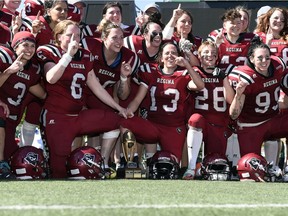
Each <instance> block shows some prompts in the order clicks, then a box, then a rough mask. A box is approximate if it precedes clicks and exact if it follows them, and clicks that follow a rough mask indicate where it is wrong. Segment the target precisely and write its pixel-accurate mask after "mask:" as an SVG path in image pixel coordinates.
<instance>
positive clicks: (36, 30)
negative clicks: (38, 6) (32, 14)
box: [32, 11, 44, 35]
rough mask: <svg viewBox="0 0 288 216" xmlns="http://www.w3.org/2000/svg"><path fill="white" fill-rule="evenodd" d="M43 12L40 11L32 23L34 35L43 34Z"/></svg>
mask: <svg viewBox="0 0 288 216" xmlns="http://www.w3.org/2000/svg"><path fill="white" fill-rule="evenodd" d="M40 15H41V11H38V13H37V16H36V18H35V20H33V22H32V34H34V35H37V34H38V33H39V32H41V29H42V28H43V27H44V24H43V23H42V22H41V21H40Z"/></svg>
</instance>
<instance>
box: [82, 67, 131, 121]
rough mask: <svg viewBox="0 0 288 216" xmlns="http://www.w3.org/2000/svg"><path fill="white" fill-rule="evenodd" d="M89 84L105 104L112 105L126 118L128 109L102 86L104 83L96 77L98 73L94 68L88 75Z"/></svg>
mask: <svg viewBox="0 0 288 216" xmlns="http://www.w3.org/2000/svg"><path fill="white" fill-rule="evenodd" d="M86 83H87V86H88V87H89V88H90V89H91V91H92V92H93V93H94V94H95V95H96V96H97V97H98V98H99V99H100V100H101V101H102V102H103V103H105V104H107V105H108V106H110V107H112V108H113V109H115V110H118V111H119V114H121V115H122V116H124V117H125V118H126V111H125V109H124V108H123V107H121V106H120V105H119V104H117V103H116V102H115V101H114V99H113V98H112V97H111V95H110V94H109V93H108V92H107V91H106V90H105V89H104V88H103V87H102V85H101V84H100V83H99V81H98V79H97V78H96V75H95V73H94V70H91V71H90V72H89V73H88V77H87V82H86Z"/></svg>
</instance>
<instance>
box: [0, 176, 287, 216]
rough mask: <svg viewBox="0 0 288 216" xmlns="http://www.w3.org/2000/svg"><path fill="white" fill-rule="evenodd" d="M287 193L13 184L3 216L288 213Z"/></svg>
mask: <svg viewBox="0 0 288 216" xmlns="http://www.w3.org/2000/svg"><path fill="white" fill-rule="evenodd" d="M287 194H288V185H287V184H285V183H254V182H209V181H183V180H158V181H157V180H154V181H153V180H104V181H10V182H1V183H0V196H1V204H0V215H1V216H5V215H13V216H18V215H21V216H26V215H29V216H31V215H47V216H52V215H73V216H77V215H91V216H92V215H117V216H118V215H119V216H120V215H133V216H134V215H135V216H138V215H145V216H150V215H151V216H152V215H153V216H154V215H165V216H166V215H197V216H198V215H221V216H222V215H233V216H235V215H245V216H246V215H261V216H262V215H287V212H288V211H287V210H288V196H287ZM240 204H242V205H240ZM276 204H278V205H279V206H277V205H276ZM267 205H268V206H267ZM265 206H266V207H265ZM9 208H10V209H9ZM13 208H14V209H13ZM15 208H17V209H15Z"/></svg>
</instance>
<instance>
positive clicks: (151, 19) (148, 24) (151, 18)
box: [141, 12, 165, 34]
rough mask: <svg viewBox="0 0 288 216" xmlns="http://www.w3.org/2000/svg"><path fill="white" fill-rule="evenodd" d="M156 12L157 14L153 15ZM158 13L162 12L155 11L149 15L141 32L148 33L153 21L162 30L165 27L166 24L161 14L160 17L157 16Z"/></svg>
mask: <svg viewBox="0 0 288 216" xmlns="http://www.w3.org/2000/svg"><path fill="white" fill-rule="evenodd" d="M154 14H155V16H153V15H154ZM157 14H160V13H158V12H155V13H153V14H151V16H149V18H148V21H147V22H146V23H145V24H144V25H143V26H142V28H141V34H145V33H147V32H148V31H149V26H150V24H153V23H156V24H158V25H159V26H160V27H161V29H162V30H163V29H164V27H165V25H164V24H163V23H162V22H161V20H160V19H161V14H160V18H159V17H157Z"/></svg>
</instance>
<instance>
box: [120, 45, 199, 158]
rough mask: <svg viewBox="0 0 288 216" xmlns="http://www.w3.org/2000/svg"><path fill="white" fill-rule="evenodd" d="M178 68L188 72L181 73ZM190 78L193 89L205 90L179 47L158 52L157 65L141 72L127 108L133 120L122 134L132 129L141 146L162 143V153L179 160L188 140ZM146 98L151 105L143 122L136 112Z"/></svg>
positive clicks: (127, 122) (165, 46) (124, 122)
mask: <svg viewBox="0 0 288 216" xmlns="http://www.w3.org/2000/svg"><path fill="white" fill-rule="evenodd" d="M178 66H180V67H184V68H186V69H184V70H179V69H178ZM148 69H149V70H148ZM191 78H192V83H191V89H193V90H201V89H203V88H204V83H203V81H202V79H201V78H200V76H199V74H198V73H197V72H195V71H194V70H193V69H192V67H191V66H190V63H189V62H188V60H186V59H185V58H183V57H182V56H180V51H179V49H178V47H177V45H175V44H174V43H172V42H170V43H165V44H164V45H163V46H162V47H161V50H160V52H159V57H158V64H157V65H155V64H154V65H153V64H151V65H150V67H147V68H146V70H144V71H141V72H139V81H140V87H139V90H138V92H137V95H136V97H135V98H134V99H133V101H132V102H131V103H130V104H129V105H128V107H127V115H128V116H130V117H131V118H129V119H127V120H124V121H123V122H121V126H122V132H123V133H125V132H126V131H127V129H129V130H130V131H132V132H133V133H134V134H135V137H136V139H137V141H138V142H141V143H158V142H159V144H160V146H161V149H162V150H163V151H168V152H171V153H172V154H174V155H175V156H176V157H177V158H178V160H180V159H181V156H182V149H183V145H184V142H185V138H186V124H185V118H186V111H187V106H186V105H187V103H186V102H187V98H188V97H189V91H188V89H187V85H188V83H189V82H190V81H191ZM146 95H147V97H148V98H149V101H150V103H149V106H148V110H147V119H143V118H141V117H138V116H134V113H135V111H136V110H137V109H138V107H139V105H140V103H141V102H142V101H143V99H144V98H145V96H146ZM133 116H134V117H133ZM143 128H145V130H143Z"/></svg>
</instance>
